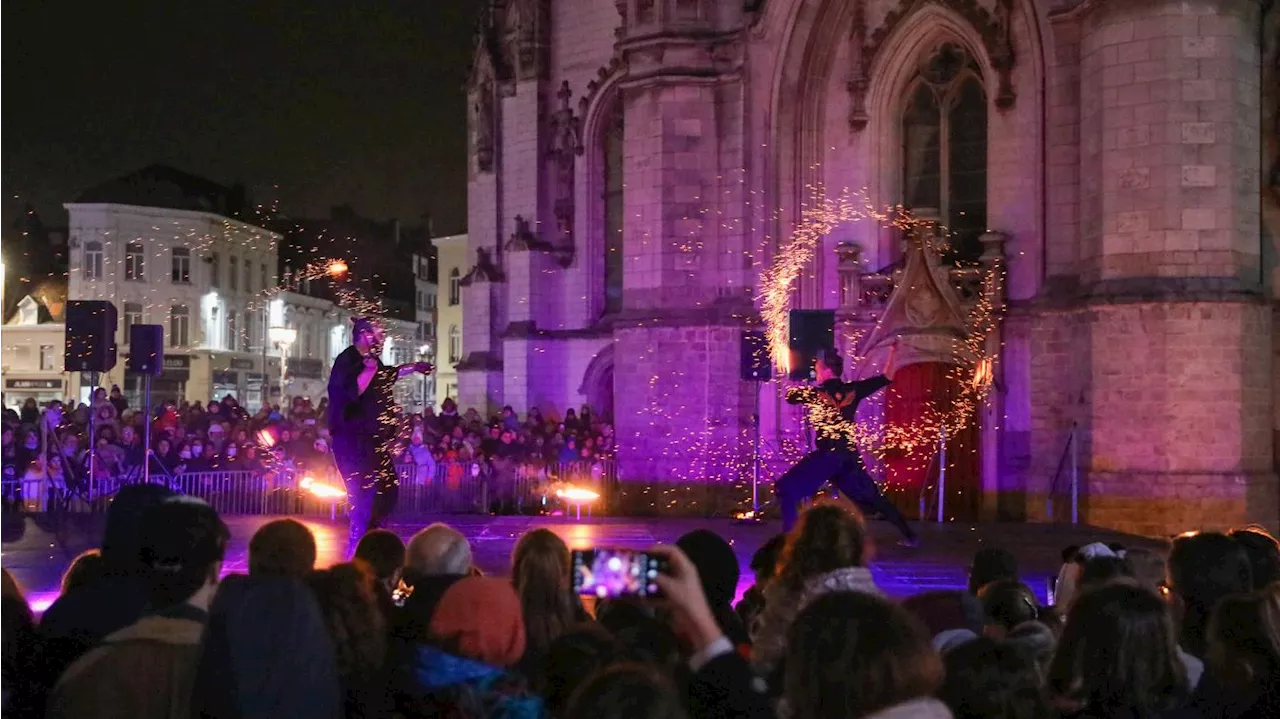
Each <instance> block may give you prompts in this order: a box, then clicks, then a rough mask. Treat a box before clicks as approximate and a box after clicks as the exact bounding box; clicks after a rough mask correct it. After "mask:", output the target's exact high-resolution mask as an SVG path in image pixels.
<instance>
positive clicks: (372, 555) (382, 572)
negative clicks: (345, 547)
mask: <svg viewBox="0 0 1280 719" xmlns="http://www.w3.org/2000/svg"><path fill="white" fill-rule="evenodd" d="M355 558H356V559H359V560H361V561H364V562H366V563H368V565H369V568H370V569H372V570H373V576H374V577H376V578H377V579H378V581H379V582H382V584H383V585H384V586H386V587H388V588H391V587H393V586H395V584H396V582H398V581H400V571H401V570H402V569H403V568H404V560H405V546H404V542H403V541H401V540H400V537H399V536H397V535H396V533H395V532H392V531H390V530H387V529H373V530H370V531H369V532H368V533H366V534H365V535H364V536H363V537H361V538H360V543H359V544H357V545H356V554H355Z"/></svg>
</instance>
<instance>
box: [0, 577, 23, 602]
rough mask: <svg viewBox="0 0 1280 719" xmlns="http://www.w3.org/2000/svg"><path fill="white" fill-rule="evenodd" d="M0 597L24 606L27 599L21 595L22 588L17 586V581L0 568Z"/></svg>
mask: <svg viewBox="0 0 1280 719" xmlns="http://www.w3.org/2000/svg"><path fill="white" fill-rule="evenodd" d="M0 587H2V589H0V596H3V598H4V599H17V600H18V601H21V602H22V603H23V604H26V602H27V599H26V597H24V596H23V595H22V588H21V587H19V586H18V580H16V579H14V578H13V575H12V574H10V573H9V570H8V569H2V568H0Z"/></svg>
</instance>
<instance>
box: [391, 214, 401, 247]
mask: <svg viewBox="0 0 1280 719" xmlns="http://www.w3.org/2000/svg"><path fill="white" fill-rule="evenodd" d="M391 236H392V238H394V239H395V243H396V247H399V246H400V220H397V219H395V218H392V220H391Z"/></svg>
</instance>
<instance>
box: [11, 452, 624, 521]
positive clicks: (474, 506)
mask: <svg viewBox="0 0 1280 719" xmlns="http://www.w3.org/2000/svg"><path fill="white" fill-rule="evenodd" d="M396 475H397V479H398V480H399V483H398V490H397V491H398V493H399V497H398V499H397V502H396V512H397V513H403V514H483V513H488V512H500V513H506V514H534V513H543V512H546V511H554V510H556V509H564V510H577V511H579V512H580V513H584V514H591V513H592V512H593V511H595V512H601V511H607V508H608V507H610V506H611V505H612V503H613V501H614V500H615V499H616V497H617V490H616V485H617V472H616V466H615V464H614V463H613V462H612V461H610V460H593V461H582V462H565V463H528V462H514V461H506V460H501V459H498V460H495V461H493V462H492V463H489V462H478V461H465V462H442V463H439V464H436V465H435V466H434V467H430V466H418V465H413V464H400V465H397V466H396ZM139 481H142V480H141V479H140V478H139V477H137V476H136V474H135V475H132V476H122V477H113V478H107V479H100V480H94V481H91V482H89V483H88V484H87V485H86V486H84V487H81V488H79V489H78V491H68V490H67V488H66V487H65V486H63V485H62V483H61V482H60V481H59V480H57V479H54V478H46V477H24V478H22V479H18V480H12V481H5V482H0V494H2V496H3V499H4V508H5V510H6V511H21V512H26V513H42V512H51V511H60V512H95V511H103V510H104V509H105V508H106V506H107V505H108V504H109V502H110V500H111V497H113V496H114V495H115V493H116V492H118V491H119V490H120V488H121V487H122V486H125V485H128V484H133V483H137V482H139ZM150 481H151V482H152V483H153V484H166V485H168V486H169V487H170V488H172V489H173V490H174V491H176V492H179V493H181V494H184V495H188V496H192V497H199V498H200V499H202V500H204V501H206V502H208V503H209V504H210V505H212V506H213V508H214V509H216V510H218V513H219V514H223V515H227V516H235V515H261V514H284V515H293V516H328V517H333V518H337V517H339V516H342V515H344V514H345V513H346V509H347V504H346V492H345V489H344V488H343V485H342V482H341V480H340V478H339V477H338V475H337V472H336V471H334V470H333V469H332V468H331V467H330V468H326V469H320V470H316V469H300V468H293V467H281V468H277V469H267V470H255V471H233V472H222V471H218V472H185V473H182V474H177V475H172V476H168V475H164V474H153V475H151V477H150ZM570 490H572V491H570Z"/></svg>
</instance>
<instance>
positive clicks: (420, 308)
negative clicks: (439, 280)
mask: <svg viewBox="0 0 1280 719" xmlns="http://www.w3.org/2000/svg"><path fill="white" fill-rule="evenodd" d="M413 284H414V304H413V306H414V312H415V314H416V316H417V321H418V327H417V334H416V341H417V343H418V348H417V356H418V358H419V359H421V360H425V361H427V362H432V363H436V362H437V359H438V357H439V347H440V346H439V344H437V343H436V307H437V302H438V299H439V293H438V286H437V284H436V282H435V278H433V277H432V276H431V257H430V256H428V255H424V254H419V253H417V252H415V253H414V254H413ZM418 383H419V385H420V386H419V387H418V389H417V391H416V392H415V393H414V399H415V402H414V406H415V407H416V408H417V409H419V410H421V409H423V408H425V407H426V406H427V405H428V404H434V403H435V401H436V375H435V374H429V375H421V376H420V378H419V379H418Z"/></svg>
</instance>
